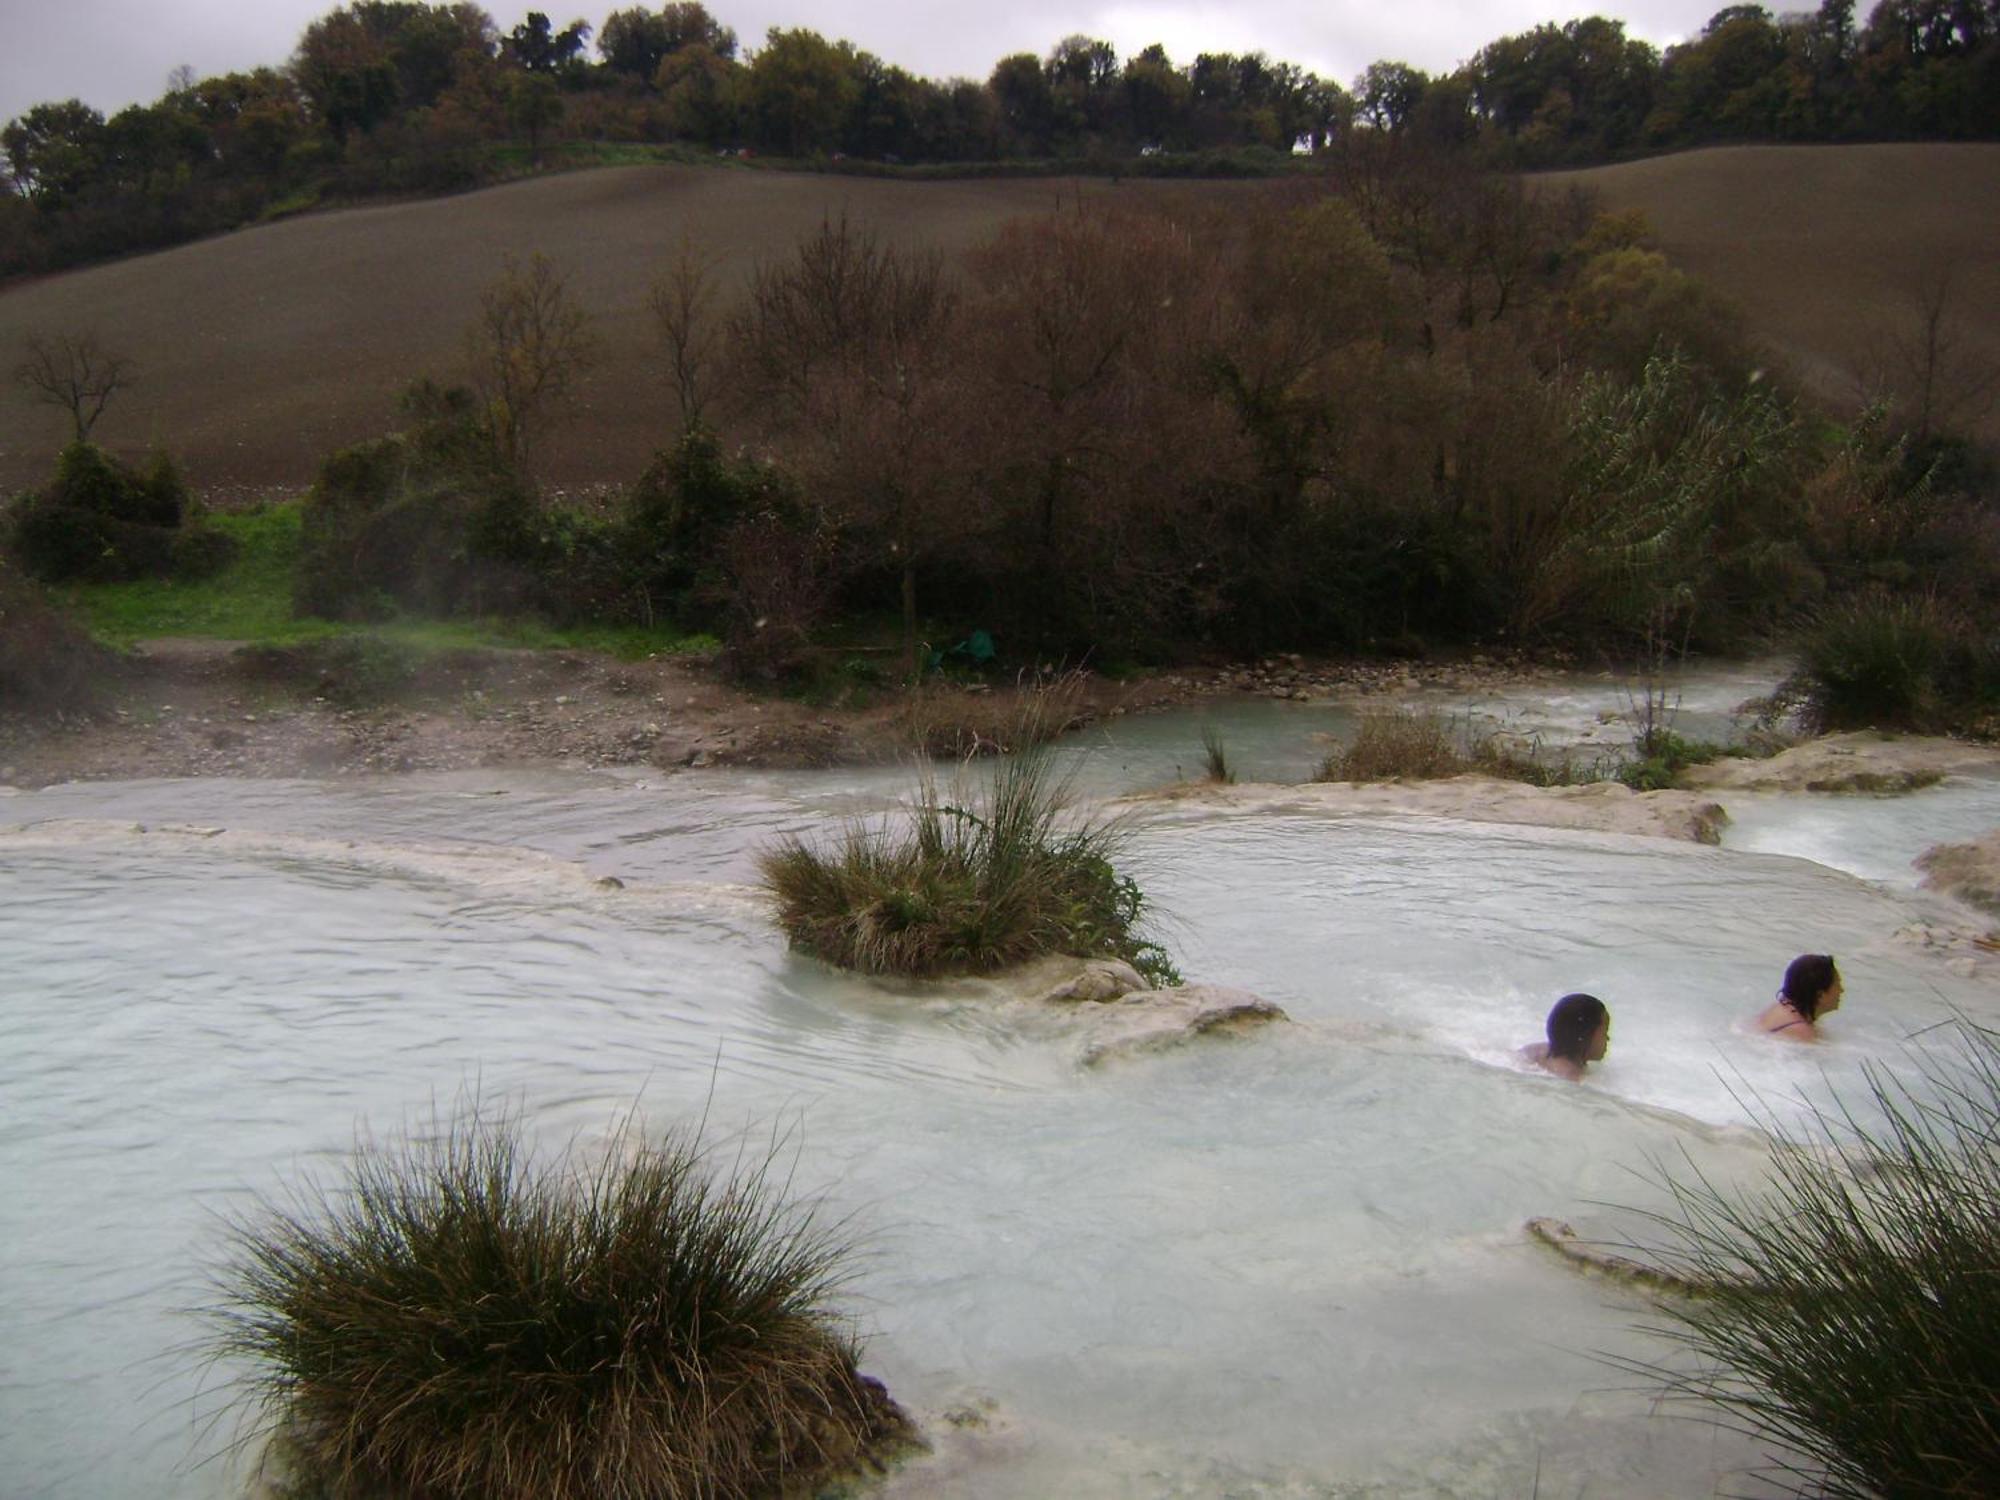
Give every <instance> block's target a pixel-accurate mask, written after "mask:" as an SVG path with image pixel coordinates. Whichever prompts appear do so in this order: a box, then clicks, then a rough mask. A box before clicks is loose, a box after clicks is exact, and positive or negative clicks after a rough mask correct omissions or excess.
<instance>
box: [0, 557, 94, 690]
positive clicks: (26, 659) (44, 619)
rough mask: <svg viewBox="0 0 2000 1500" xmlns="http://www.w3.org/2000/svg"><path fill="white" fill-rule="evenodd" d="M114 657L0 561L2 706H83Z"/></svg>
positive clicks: (36, 588) (28, 580)
mask: <svg viewBox="0 0 2000 1500" xmlns="http://www.w3.org/2000/svg"><path fill="white" fill-rule="evenodd" d="M114 665H115V658H114V657H113V656H112V655H111V653H110V652H109V651H107V650H105V649H104V648H103V647H102V646H100V645H98V644H97V643H96V642H95V641H94V640H92V639H91V637H90V633H89V632H88V631H86V630H84V629H83V628H82V627H81V626H79V625H77V624H76V623H75V622H74V621H72V620H71V619H70V618H69V617H68V616H67V615H65V614H64V613H63V612H62V611H61V610H60V609H58V608H56V606H55V605H54V604H52V603H51V602H50V601H49V599H48V598H47V596H45V595H44V594H43V593H42V591H41V589H39V588H38V587H36V585H35V584H34V583H33V582H32V581H31V580H30V579H28V578H25V577H23V576H22V575H21V574H20V573H19V572H18V571H17V570H16V569H15V568H14V567H13V566H12V565H10V564H9V563H7V562H6V561H5V560H4V559H0V709H6V710H24V711H27V710H37V711H46V710H58V711H61V710H85V709H89V708H91V707H93V706H94V705H95V703H96V698H97V694H96V687H97V684H98V682H99V681H100V680H101V679H102V677H103V676H104V674H105V673H106V672H108V671H109V670H111V668H112V667H113V666H114Z"/></svg>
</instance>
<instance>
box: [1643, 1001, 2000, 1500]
mask: <svg viewBox="0 0 2000 1500" xmlns="http://www.w3.org/2000/svg"><path fill="white" fill-rule="evenodd" d="M1914 1068H1915V1073H1916V1079H1915V1081H1914V1082H1913V1083H1912V1082H1905V1081H1904V1080H1902V1079H1899V1078H1897V1077H1896V1076H1894V1075H1893V1074H1892V1073H1890V1072H1888V1071H1886V1070H1884V1071H1878V1072H1875V1073H1873V1074H1872V1075H1871V1076H1870V1080H1869V1092H1870V1095H1871V1098H1870V1099H1869V1100H1868V1101H1866V1103H1865V1104H1864V1105H1863V1106H1862V1107H1860V1108H1847V1107H1843V1106H1841V1105H1838V1104H1836V1105H1834V1106H1831V1107H1829V1109H1828V1110H1827V1111H1825V1112H1822V1113H1820V1114H1817V1115H1815V1116H1814V1117H1813V1118H1812V1120H1811V1121H1810V1123H1809V1124H1808V1126H1807V1127H1806V1128H1805V1129H1804V1130H1803V1131H1802V1132H1787V1131H1784V1130H1778V1131H1776V1132H1775V1134H1776V1135H1777V1136H1778V1147H1779V1149H1778V1151H1777V1154H1776V1158H1775V1163H1776V1165H1775V1175H1774V1177H1773V1179H1772V1181H1771V1183H1770V1185H1769V1186H1768V1188H1766V1189H1764V1190H1762V1191H1761V1192H1758V1193H1747V1194H1736V1193H1725V1192H1724V1191H1722V1190H1720V1189H1718V1188H1716V1187H1714V1186H1712V1185H1711V1184H1709V1183H1707V1182H1705V1181H1702V1180H1699V1179H1697V1180H1696V1181H1695V1182H1694V1183H1693V1184H1692V1185H1688V1184H1679V1183H1677V1184H1674V1185H1673V1187H1674V1192H1675V1197H1676V1199H1677V1208H1676V1209H1675V1210H1673V1211H1671V1212H1670V1213H1668V1214H1666V1215H1662V1216H1656V1217H1655V1219H1654V1222H1655V1223H1656V1225H1658V1226H1660V1227H1662V1228H1664V1230H1665V1231H1666V1232H1667V1238H1668V1240H1669V1244H1668V1245H1667V1247H1666V1249H1665V1252H1664V1253H1665V1255H1666V1256H1667V1258H1668V1259H1669V1261H1670V1263H1671V1265H1672V1268H1673V1270H1674V1271H1675V1272H1676V1274H1681V1275H1684V1276H1685V1277H1686V1279H1688V1280H1690V1281H1693V1282H1695V1283H1698V1284H1700V1285H1702V1286H1703V1287H1704V1290H1705V1295H1703V1296H1701V1297H1699V1298H1695V1299H1690V1300H1685V1301H1682V1300H1664V1301H1662V1302H1661V1303H1660V1304H1659V1311H1660V1312H1661V1313H1662V1314H1663V1315H1664V1316H1665V1318H1666V1319H1667V1322H1666V1325H1665V1327H1664V1329H1662V1330H1661V1331H1663V1332H1664V1333H1665V1334H1666V1335H1667V1336H1668V1337H1669V1338H1670V1339H1672V1340H1674V1341H1675V1342H1676V1343H1678V1344H1679V1345H1680V1346H1681V1347H1682V1348H1684V1349H1685V1350H1686V1351H1688V1353H1689V1354H1690V1355H1691V1356H1692V1361H1691V1364H1690V1366H1689V1367H1687V1368H1684V1369H1683V1368H1671V1369H1649V1370H1648V1371H1647V1373H1649V1374H1651V1375H1654V1376H1657V1377H1659V1378H1661V1379H1663V1380H1664V1382H1665V1384H1666V1386H1667V1388H1668V1390H1669V1391H1670V1392H1671V1393H1673V1394H1675V1395H1678V1396H1681V1397H1685V1398H1691V1399H1693V1400H1695V1401H1696V1402H1698V1403H1700V1404H1701V1405H1702V1406H1704V1407H1706V1408H1709V1409H1710V1410H1712V1411H1716V1412H1719V1413H1720V1414H1721V1415H1722V1417H1723V1418H1724V1419H1725V1420H1726V1421H1729V1422H1731V1423H1733V1424H1735V1425H1737V1426H1739V1427H1741V1428H1742V1429H1744V1430H1747V1431H1749V1432H1751V1433H1753V1434H1756V1435H1759V1436H1761V1437H1763V1438H1765V1439H1767V1440H1769V1441H1770V1442H1771V1443H1773V1444H1774V1445H1775V1446H1776V1448H1777V1449H1779V1450H1780V1453H1779V1456H1778V1457H1777V1459H1776V1462H1777V1464H1778V1467H1779V1468H1780V1469H1781V1470H1782V1471H1783V1472H1784V1473H1785V1474H1786V1475H1787V1476H1788V1481H1789V1484H1788V1487H1790V1486H1796V1487H1797V1488H1798V1492H1799V1493H1802V1494H1814V1495H1824V1496H1830V1497H1839V1500H1847V1497H1851V1500H1863V1497H1868V1500H1874V1497H1879V1496H1884V1495H1894V1496H1897V1497H1907V1500H1921V1497H1939V1500H1943V1497H1947V1496H1952V1497H1957V1496H1967V1495H1992V1494H2000V1337H1996V1336H1995V1331H1996V1330H1997V1329H2000V1231H1996V1228H1995V1225H1996V1223H2000V1153H1996V1152H1995V1150H1994V1142H1995V1141H1996V1139H2000V1035H1996V1034H1995V1033H1994V1032H1992V1031H1989V1030H1986V1029H1984V1028H1981V1027H1977V1026H1974V1025H1972V1024H1970V1023H1968V1022H1960V1023H1959V1024H1958V1025H1957V1026H1956V1027H1955V1028H1954V1030H1953V1031H1952V1032H1951V1033H1950V1043H1949V1045H1948V1046H1941V1047H1939V1048H1938V1049H1937V1050H1936V1051H1935V1052H1931V1053H1927V1054H1923V1055H1920V1056H1919V1057H1918V1058H1917V1059H1916V1061H1915V1064H1914ZM1860 1120H1879V1121H1880V1122H1882V1123H1880V1124H1866V1125H1864V1124H1860V1123H1857V1122H1858V1121H1860ZM1651 1253H1654V1254H1658V1253H1659V1252H1651Z"/></svg>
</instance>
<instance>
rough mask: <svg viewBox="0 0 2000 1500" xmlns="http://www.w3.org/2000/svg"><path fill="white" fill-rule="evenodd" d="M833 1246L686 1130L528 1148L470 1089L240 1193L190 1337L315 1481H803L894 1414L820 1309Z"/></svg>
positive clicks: (505, 1492)
mask: <svg viewBox="0 0 2000 1500" xmlns="http://www.w3.org/2000/svg"><path fill="white" fill-rule="evenodd" d="M847 1255H848V1247H847V1246H846V1244H845V1243H844V1242H843V1241H842V1239H841V1238H840V1236H839V1235H838V1233H836V1232H834V1231H831V1230H829V1229H828V1228H827V1227H826V1226H824V1225H823V1224H821V1223H820V1222H818V1221H817V1220H816V1219H815V1217H814V1215H813V1213H812V1212H811V1211H810V1210H801V1209H797V1208H793V1207H790V1206H787V1205H785V1204H784V1203H782V1202H781V1201H780V1199H779V1197H778V1195H777V1193H776V1192H775V1190H774V1188H773V1185H772V1184H771V1183H770V1182H769V1181H768V1180H767V1178H766V1176H765V1173H764V1171H762V1170H751V1171H748V1172H744V1171H739V1172H738V1173H737V1174H735V1175H733V1176H731V1177H728V1178H719V1177H717V1176H716V1175H714V1174H712V1173H711V1172H710V1171H709V1170H708V1168H707V1165H706V1163H705V1162H704V1160H703V1157H702V1153H701V1152H700V1150H699V1149H698V1147H697V1145H696V1144H695V1142H694V1141H693V1140H691V1139H689V1138H687V1137H683V1136H673V1137H669V1138H668V1139H666V1140H665V1141H663V1142H660V1143H657V1144H655V1143H650V1142H644V1141H641V1140H639V1139H637V1137H636V1136H635V1135H634V1134H633V1133H632V1132H631V1129H630V1127H629V1125H628V1127H627V1129H626V1130H625V1131H621V1132H620V1134H619V1135H618V1136H617V1138H615V1139H614V1140H613V1141H612V1142H611V1144H610V1147H609V1149H608V1151H607V1152H606V1154H605V1155H604V1157H603V1159H602V1160H601V1161H600V1162H598V1163H596V1164H593V1165H583V1164H580V1163H578V1162H576V1161H574V1160H572V1159H569V1158H567V1157H565V1158H563V1159H561V1160H558V1161H555V1162H553V1163H550V1162H547V1161H538V1160H536V1159H534V1158H533V1157H532V1156H531V1155H530V1153H529V1151H528V1150H527V1148H526V1147H525V1146H524V1145H523V1143H522V1140H521V1131H520V1128H519V1125H518V1123H517V1122H516V1121H514V1120H511V1119H501V1120H497V1121H496V1120H494V1119H491V1118H487V1117H484V1116H482V1115H481V1114H480V1113H479V1111H478V1109H477V1107H476V1106H475V1107H474V1108H473V1109H471V1110H470V1111H469V1112H467V1113H466V1114H464V1115H462V1116H461V1117H460V1118H458V1119H456V1120H454V1121H452V1122H451V1123H450V1124H449V1125H448V1126H442V1127H439V1128H438V1129H436V1130H435V1131H433V1132H432V1133H430V1134H428V1135H425V1136H421V1137H417V1138H413V1139H412V1140H410V1141H408V1142H407V1143H404V1144H401V1145H397V1146H378V1145H372V1144H371V1145H367V1146H364V1147H363V1148H362V1149H361V1150H360V1152H359V1153H358V1155H357V1157H356V1159H355V1160H354V1162H353V1164H352V1165H351V1166H350V1168H349V1170H348V1173H347V1179H346V1181H345V1183H344V1184H342V1185H341V1187H340V1188H339V1189H338V1190H337V1191H336V1190H329V1189H326V1188H323V1187H322V1188H317V1189H313V1190H309V1191H307V1192H305V1193H301V1194H299V1195H296V1196H295V1197H294V1198H293V1199H292V1200H291V1201H290V1202H289V1203H288V1204H284V1205H278V1204H271V1203H266V1204H265V1205H263V1206H262V1207H261V1208H260V1209H259V1210H257V1211H256V1212H254V1213H253V1214H250V1215H248V1216H245V1217H244V1218H242V1219H240V1220H239V1221H238V1222H237V1223H236V1224H235V1225H234V1233H233V1256H232V1258H231V1259H230V1260H229V1262H228V1264H227V1265H226V1266H225V1267H224V1269H223V1270H222V1271H221V1273H220V1276H219V1285H220V1291H221V1301H220V1304H219V1305H218V1307H217V1308H216V1309H215V1310H214V1311H213V1313H212V1315H211V1316H212V1319H213V1327H214V1334H213V1340H212V1344H213V1347H214V1349H215V1351H216V1352H217V1353H218V1354H220V1355H225V1356H228V1357H230V1358H232V1359H236V1360H240V1361H244V1362H246V1363H248V1364H249V1365H250V1366H251V1367H252V1368H253V1369H254V1370H255V1372H256V1373H255V1374H254V1375H253V1376H252V1377H251V1379H250V1394H251V1396H252V1397H253V1398H254V1399H256V1400H257V1401H258V1402H259V1403H260V1404H261V1406H262V1408H263V1410H264V1412H265V1415H266V1416H267V1418H268V1419H269V1423H270V1426H271V1429H272V1430H273V1431H275V1432H276V1433H277V1435H278V1438H279V1442H278V1444H277V1450H276V1451H277V1455H278V1456H279V1457H280V1458H281V1461H282V1463H283V1465H284V1466H285V1467H286V1468H287V1469H289V1470H290V1471H291V1472H290V1474H289V1475H287V1476H286V1477H287V1478H288V1479H289V1480H290V1481H292V1482H293V1484H294V1485H295V1486H296V1488H297V1489H298V1490H299V1491H302V1492H304V1493H307V1494H317V1495H321V1496H325V1497H327V1500H362V1497H378V1496H387V1495H397V1496H406V1497H414V1496H423V1497H426V1500H642V1497H643V1500H678V1497H690V1500H692V1497H696V1496H699V1497H702V1500H728V1497H750V1496H770V1495H777V1494H780V1493H784V1494H790V1493H794V1492H798V1493H811V1492H813V1489H814V1488H816V1487H817V1485H818V1484H819V1483H821V1482H824V1481H825V1480H826V1479H828V1478H830V1477H832V1476H833V1475H835V1474H837V1473H838V1472H840V1471H843V1470H847V1469H851V1468H854V1467H856V1466H857V1465H858V1464H860V1463H863V1462H866V1461H869V1460H871V1459H874V1458H876V1457H877V1456H879V1455H880V1454H881V1453H882V1452H884V1451H885V1450H886V1449H887V1448H888V1447H890V1446H893V1445H897V1444H900V1443H901V1442H904V1441H907V1438H908V1434H909V1429H908V1426H907V1423H906V1419H905V1418H904V1417H903V1416H902V1413H901V1412H900V1411H899V1410H898V1409H897V1408H896V1407H895V1405H894V1404H893V1403H892V1402H891V1401H890V1400H889V1399H888V1397H887V1395H886V1393H884V1392H883V1391H882V1389H881V1387H880V1386H879V1385H878V1384H877V1383H875V1382H873V1381H870V1380H866V1379H864V1378H863V1377H862V1376H861V1375H860V1374H859V1373H858V1371H857V1370H856V1368H855V1358H856V1347H855V1345H854V1343H853V1341H852V1340H851V1339H850V1338H849V1337H848V1335H847V1334H845V1333H844V1332H843V1331H842V1330H841V1328H840V1326H839V1324H838V1323H837V1322H836V1321H835V1319H834V1317H833V1315H832V1313H831V1311H830V1308H829V1303H830V1299H831V1296H832V1294H833V1292H834V1291H835V1290H836V1289H837V1288H838V1286H839V1285H840V1283H841V1281H842V1279H843V1277H844V1275H845V1274H846V1261H847Z"/></svg>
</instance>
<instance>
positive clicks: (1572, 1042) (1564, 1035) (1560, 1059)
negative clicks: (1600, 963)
mask: <svg viewBox="0 0 2000 1500" xmlns="http://www.w3.org/2000/svg"><path fill="white" fill-rule="evenodd" d="M1548 1033H1549V1039H1548V1040H1547V1041H1546V1042H1534V1043H1531V1044H1530V1045H1528V1046H1526V1047H1523V1048H1522V1049H1521V1055H1522V1056H1523V1057H1525V1058H1526V1059H1527V1060H1528V1061H1529V1062H1531V1063H1534V1064H1535V1065H1536V1066H1538V1067H1540V1068H1543V1069H1546V1070H1547V1071H1548V1072H1551V1073H1553V1074H1555V1075H1556V1077H1558V1078H1567V1079H1569V1081H1570V1082H1572V1083H1574V1082H1576V1081H1577V1080H1578V1079H1580V1078H1581V1077H1583V1072H1584V1069H1585V1068H1587V1067H1589V1066H1590V1064H1592V1063H1594V1062H1601V1061H1602V1060H1603V1058H1604V1049H1605V1048H1606V1047H1608V1046H1610V1045H1611V1012H1610V1011H1609V1010H1608V1009H1606V1008H1605V1004H1604V1002H1603V1001H1602V1000H1600V999H1598V998H1597V997H1596V996H1595V995H1564V996H1563V997H1562V999H1560V1000H1558V1001H1556V1003H1555V1008H1554V1009H1553V1010H1551V1011H1550V1012H1549V1021H1548Z"/></svg>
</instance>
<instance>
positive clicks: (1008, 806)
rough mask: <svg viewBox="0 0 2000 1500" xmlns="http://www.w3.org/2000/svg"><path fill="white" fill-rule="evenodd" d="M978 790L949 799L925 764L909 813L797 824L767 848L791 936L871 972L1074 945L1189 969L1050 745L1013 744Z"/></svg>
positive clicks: (1115, 839)
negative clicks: (813, 830)
mask: <svg viewBox="0 0 2000 1500" xmlns="http://www.w3.org/2000/svg"><path fill="white" fill-rule="evenodd" d="M1031 742H1032V741H1031ZM969 800H970V805H964V806H962V805H960V804H959V803H957V802H950V801H946V800H945V798H944V796H943V794H942V793H941V792H940V791H939V789H938V786H937V784H936V782H935V781H934V780H933V779H931V778H929V777H926V778H925V779H924V780H923V782H922V783H921V785H920V786H919V788H918V793H917V797H916V800H915V803H914V806H913V807H912V809H911V815H910V819H909V822H908V824H907V825H906V826H882V827H865V826H859V825H857V826H854V827H850V828H849V829H848V830H847V831H846V834H845V835H844V837H843V838H842V839H841V840H840V841H839V842H838V843H837V844H835V845H834V846H832V847H831V848H825V849H823V848H819V847H816V846H814V845H813V844H810V843H808V842H806V841H805V840H802V839H798V838H791V839H787V840H785V841H784V842H783V843H781V844H779V845H778V846H777V847H776V848H774V849H772V850H770V851H769V852H768V853H766V854H765V855H764V856H763V857H762V860H761V861H760V864H761V868H762V871H763V876H764V884H765V886H766V888H767V889H768V890H769V891H770V892H771V894H772V895H773V896H774V897H775V898H776V900H777V903H778V923H779V925H780V926H781V927H782V928H783V929H784V932H785V935H786V937H787V938H788V939H790V941H791V945H792V947H794V948H795V949H797V950H798V951H799V952H801V953H809V954H811V955H813V956H814V957H816V958H822V959H825V960H826V961H827V962H828V963H832V964H837V965H839V966H840V967H842V968H846V969H855V970H858V971H860V972H862V973H864V974H907V975H917V976H924V975H936V974H982V973H990V972H992V971H994V970H996V969H1002V968H1006V967H1008V966H1010V965H1013V964H1018V963H1024V962H1026V961H1027V960H1029V959H1033V958H1040V957H1042V956H1044V955H1046V954H1051V953H1069V954H1075V955H1077V956H1078V957H1082V958H1122V959H1124V960H1126V961H1127V962H1129V963H1131V964H1133V965H1134V966H1135V967H1136V968H1137V969H1138V970H1139V972H1140V973H1142V974H1144V975H1145V976H1146V977H1147V978H1148V979H1149V980H1150V981H1152V982H1153V983H1154V984H1172V983H1176V982H1178V980H1179V977H1180V976H1179V974H1178V973H1177V972H1176V971H1175V969H1174V967H1173V963H1172V961H1171V959H1169V958H1168V956H1167V954H1166V952H1165V951H1164V950H1163V949H1162V948H1160V947H1159V945H1157V944H1156V943H1152V942H1149V941H1146V940H1145V939H1144V938H1143V937H1142V936H1141V935H1140V932H1141V926H1142V916H1143V914H1144V911H1145V907H1146V898H1145V895H1144V893H1143V892H1142V891H1141V890H1140V889H1139V887H1138V885H1137V883H1135V882H1134V881H1133V880H1132V879H1131V878H1130V877H1129V876H1123V875H1120V874H1119V873H1118V871H1117V869H1116V867H1115V865H1114V859H1115V857H1116V856H1117V854H1118V853H1119V845H1120V838H1119V833H1118V830H1117V829H1116V827H1115V826H1113V825H1111V824H1106V823H1101V822H1092V821H1089V820H1087V819H1081V818H1078V817H1076V816H1074V815H1073V813H1072V808H1071V796H1070V788H1069V786H1068V784H1067V782H1066V781H1065V780H1064V779H1063V778H1061V777H1059V776H1058V775H1057V773H1056V769H1055V766H1054V763H1053V761H1052V760H1051V759H1050V757H1049V755H1048V754H1047V752H1046V751H1044V750H1041V749H1030V750H1026V751H1023V752H1020V753H1018V754H1015V755H1010V756H1007V757H1005V758H1004V759H1002V760H1001V761H1000V762H999V763H998V765H997V766H995V767H994V769H993V774H992V778H991V780H990V781H989V782H987V783H986V786H985V790H984V792H983V794H982V795H980V796H978V797H975V798H972V799H969Z"/></svg>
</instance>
